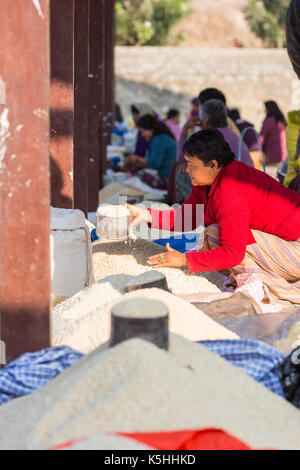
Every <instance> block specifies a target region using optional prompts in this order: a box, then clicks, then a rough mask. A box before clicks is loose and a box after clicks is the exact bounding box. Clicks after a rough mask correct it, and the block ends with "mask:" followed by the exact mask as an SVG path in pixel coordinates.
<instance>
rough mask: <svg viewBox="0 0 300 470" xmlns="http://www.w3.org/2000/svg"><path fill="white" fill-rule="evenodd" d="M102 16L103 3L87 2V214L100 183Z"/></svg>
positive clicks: (95, 203)
mask: <svg viewBox="0 0 300 470" xmlns="http://www.w3.org/2000/svg"><path fill="white" fill-rule="evenodd" d="M103 13H104V0H89V110H88V178H89V183H88V207H89V211H91V212H92V211H95V210H96V209H97V206H98V191H99V188H100V187H101V184H102V181H101V180H102V161H101V143H100V135H101V126H102V113H103V108H104V106H103V93H102V86H103V61H104V58H103V43H104V28H103V18H104V17H103Z"/></svg>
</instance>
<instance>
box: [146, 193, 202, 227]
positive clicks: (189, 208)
mask: <svg viewBox="0 0 300 470" xmlns="http://www.w3.org/2000/svg"><path fill="white" fill-rule="evenodd" d="M206 192H207V186H205V187H203V188H201V189H200V188H197V189H196V188H193V190H192V193H191V194H190V196H189V197H188V199H187V200H186V201H185V203H184V204H183V205H182V206H181V207H179V208H178V209H173V210H170V211H168V210H166V211H160V210H155V209H149V212H150V214H151V217H152V224H151V227H152V228H159V229H160V230H169V231H171V232H191V231H192V230H195V229H196V228H197V227H199V226H200V225H204V209H205V203H206Z"/></svg>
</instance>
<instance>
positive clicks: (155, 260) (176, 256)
mask: <svg viewBox="0 0 300 470" xmlns="http://www.w3.org/2000/svg"><path fill="white" fill-rule="evenodd" d="M166 248H167V250H168V251H167V253H161V254H160V255H155V256H151V258H149V259H148V261H147V263H148V264H149V265H150V266H153V267H154V268H181V267H182V266H186V264H187V261H186V254H184V253H180V252H179V251H176V250H173V248H171V247H170V243H167V246H166Z"/></svg>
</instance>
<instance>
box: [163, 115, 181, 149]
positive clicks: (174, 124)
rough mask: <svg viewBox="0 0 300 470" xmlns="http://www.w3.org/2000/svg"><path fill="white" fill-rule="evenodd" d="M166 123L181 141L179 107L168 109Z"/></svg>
mask: <svg viewBox="0 0 300 470" xmlns="http://www.w3.org/2000/svg"><path fill="white" fill-rule="evenodd" d="M165 124H166V126H168V128H169V129H170V130H171V131H172V133H173V135H174V137H175V139H176V140H177V142H179V139H180V135H181V127H180V125H179V124H180V112H179V111H178V109H174V108H171V109H170V110H169V111H168V114H167V119H166V120H165Z"/></svg>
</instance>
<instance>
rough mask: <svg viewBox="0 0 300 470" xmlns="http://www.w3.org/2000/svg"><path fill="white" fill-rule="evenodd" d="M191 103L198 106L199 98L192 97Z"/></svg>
mask: <svg viewBox="0 0 300 470" xmlns="http://www.w3.org/2000/svg"><path fill="white" fill-rule="evenodd" d="M191 104H192V105H193V106H199V105H200V100H199V98H193V99H192V100H191Z"/></svg>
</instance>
